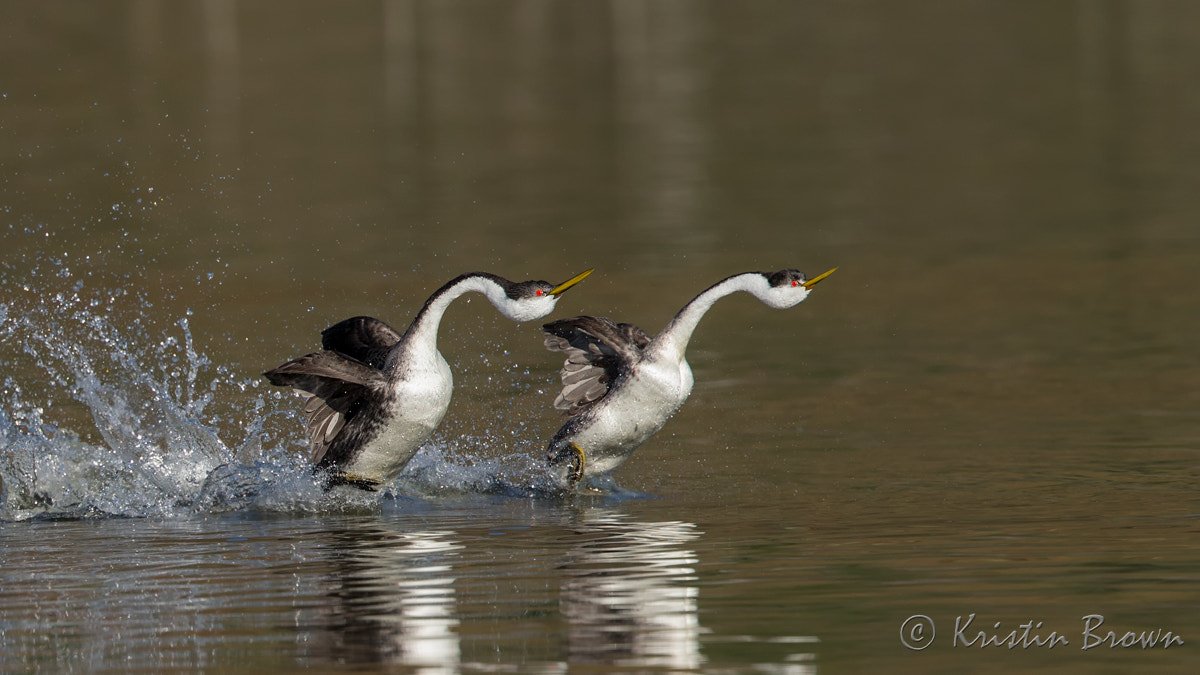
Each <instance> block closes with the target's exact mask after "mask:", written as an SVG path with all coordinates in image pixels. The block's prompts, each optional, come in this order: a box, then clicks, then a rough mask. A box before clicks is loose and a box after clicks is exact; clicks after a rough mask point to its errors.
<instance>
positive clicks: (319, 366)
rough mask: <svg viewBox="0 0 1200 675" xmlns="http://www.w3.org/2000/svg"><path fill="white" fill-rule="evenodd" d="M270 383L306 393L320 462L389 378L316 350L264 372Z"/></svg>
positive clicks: (380, 393)
mask: <svg viewBox="0 0 1200 675" xmlns="http://www.w3.org/2000/svg"><path fill="white" fill-rule="evenodd" d="M263 375H265V376H266V378H267V379H268V380H270V381H271V384H274V385H277V386H281V387H292V388H293V389H296V390H297V391H299V392H300V395H301V396H303V397H304V399H305V401H304V413H305V414H306V415H308V423H307V425H306V429H307V431H308V435H309V438H310V439H311V448H312V461H313V462H314V463H316V462H320V461H321V458H322V457H324V456H325V452H326V451H327V450H329V446H330V445H331V444H332V443H333V441H334V439H335V438H337V435H338V432H340V431H341V430H342V427H343V426H345V424H346V422H347V421H348V420H351V419H353V418H354V416H355V415H356V414H358V411H359V410H360V409H361V408H362V406H363V405H364V404H366V403H369V402H371V401H373V400H377V399H379V398H381V397H382V396H383V395H384V393H385V391H386V388H387V378H385V377H384V375H383V373H381V372H379V370H378V369H376V368H372V367H371V366H368V365H365V364H362V363H359V362H358V361H355V360H353V359H349V358H346V357H345V356H342V355H341V354H337V353H335V352H331V351H322V352H313V353H312V354H309V355H307V356H302V357H300V358H298V359H293V360H291V361H288V362H287V363H285V364H283V365H281V366H279V367H278V368H275V369H273V370H268V371H267V372H265V373H263Z"/></svg>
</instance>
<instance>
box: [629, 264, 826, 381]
mask: <svg viewBox="0 0 1200 675" xmlns="http://www.w3.org/2000/svg"><path fill="white" fill-rule="evenodd" d="M739 291H742V292H745V293H749V294H750V295H753V296H754V297H756V298H758V299H759V300H761V301H762V302H763V304H765V305H767V306H768V307H771V308H774V309H786V308H788V307H791V306H793V305H795V304H797V303H799V302H801V301H802V300H804V299H805V298H806V297H808V293H809V289H808V287H807V286H805V284H804V275H803V274H800V273H799V272H796V271H795V270H781V271H779V272H775V273H773V274H770V275H767V274H764V273H762V272H745V273H743V274H735V275H733V276H731V277H728V278H726V279H722V280H721V281H718V282H717V283H715V284H713V285H712V286H709V287H708V288H707V289H706V290H705V291H704V292H703V293H701V294H700V295H697V296H696V297H695V298H694V299H693V300H692V301H691V302H689V303H688V304H686V305H684V307H683V309H681V310H679V313H678V314H676V315H675V318H674V319H672V320H671V323H669V324H667V327H666V328H664V329H663V331H662V332H661V333H659V334H658V336H656V337H655V338H654V340H653V342H652V343H651V345H650V347H649V348H648V351H651V352H654V353H656V354H658V355H661V356H666V355H668V354H669V355H671V356H674V357H676V358H678V359H680V360H682V359H683V356H684V352H686V351H687V346H688V342H689V341H690V340H691V339H692V333H693V332H694V331H695V330H696V326H697V325H699V323H700V319H702V318H703V317H704V315H705V313H707V312H708V310H709V309H711V308H712V306H713V305H714V304H716V302H717V300H720V299H721V298H723V297H725V296H727V295H731V294H733V293H737V292H739Z"/></svg>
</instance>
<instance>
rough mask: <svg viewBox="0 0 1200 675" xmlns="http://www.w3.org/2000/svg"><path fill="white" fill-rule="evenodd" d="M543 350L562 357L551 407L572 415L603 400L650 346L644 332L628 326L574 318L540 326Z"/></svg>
mask: <svg viewBox="0 0 1200 675" xmlns="http://www.w3.org/2000/svg"><path fill="white" fill-rule="evenodd" d="M542 331H543V332H545V333H546V341H545V345H546V349H549V350H550V351H554V352H562V353H563V354H566V356H567V360H566V361H565V362H564V363H563V367H562V371H561V372H560V374H561V375H562V383H563V389H562V391H561V392H560V393H559V394H558V396H557V397H556V398H555V399H554V407H555V408H558V409H559V410H565V411H566V412H567V414H568V415H570V416H574V415H578V414H579V413H581V412H583V411H584V410H586V409H587V408H589V407H590V406H592V405H593V404H595V403H596V402H597V401H599V400H601V399H602V398H604V396H605V395H606V394H608V392H609V390H610V389H612V387H613V385H614V383H615V382H617V381H618V380H619V379H620V378H621V377H623V376H626V375H628V374H629V372H630V371H631V370H632V368H633V365H634V364H635V363H637V362H638V360H640V359H641V357H642V350H643V349H644V348H645V347H646V345H648V344H650V337H649V336H648V335H646V333H645V331H643V330H642V329H641V328H638V327H637V326H635V325H633V324H631V323H616V322H614V321H612V320H611V319H605V318H602V317H596V316H577V317H575V318H573V319H561V320H559V321H552V322H550V323H547V324H545V325H543V326H542Z"/></svg>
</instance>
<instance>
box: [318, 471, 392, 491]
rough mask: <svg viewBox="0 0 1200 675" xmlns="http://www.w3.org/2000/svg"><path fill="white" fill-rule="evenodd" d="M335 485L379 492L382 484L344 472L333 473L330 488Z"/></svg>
mask: <svg viewBox="0 0 1200 675" xmlns="http://www.w3.org/2000/svg"><path fill="white" fill-rule="evenodd" d="M335 485H349V486H350V487H356V488H358V489H360V490H366V491H367V492H378V491H379V485H380V482H379V481H377V480H375V479H374V478H367V477H365V476H359V475H356V474H352V473H346V472H344V471H333V472H331V473H330V474H329V487H333V486H335Z"/></svg>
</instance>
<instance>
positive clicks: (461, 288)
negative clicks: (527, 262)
mask: <svg viewBox="0 0 1200 675" xmlns="http://www.w3.org/2000/svg"><path fill="white" fill-rule="evenodd" d="M591 273H592V270H588V271H586V272H584V273H582V274H579V275H577V276H574V277H572V278H570V279H568V280H567V281H564V282H563V283H561V284H558V285H557V286H556V285H554V284H550V283H547V282H545V281H523V282H520V283H514V282H512V281H509V280H507V279H504V278H502V277H498V276H496V275H494V274H487V273H485V272H471V273H469V274H463V275H461V276H458V277H455V278H454V279H453V280H451V281H450V282H449V283H447V284H446V285H445V286H442V287H441V288H439V289H438V290H437V291H436V292H434V294H433V295H431V296H429V299H428V300H426V301H425V306H424V307H422V308H421V311H420V312H418V313H417V316H416V318H415V319H413V322H412V324H411V325H409V327H408V330H406V331H404V333H403V334H400V333H399V332H397V331H396V330H395V329H393V328H392V327H391V326H389V325H387V324H386V323H384V322H382V321H380V320H379V319H374V318H371V317H369V316H356V317H354V318H351V319H346V320H345V321H342V322H341V323H338V324H336V325H333V326H330V327H329V328H326V329H325V330H324V331H322V332H321V347H322V350H321V351H318V352H313V353H312V354H309V355H307V356H302V357H300V358H298V359H294V360H292V361H288V362H287V363H284V364H283V365H281V366H279V367H278V368H275V369H273V370H269V371H267V372H265V373H263V375H265V376H266V378H267V379H268V380H270V381H271V384H274V385H278V386H287V387H292V388H293V389H296V390H297V391H298V392H299V393H300V395H301V396H303V397H304V398H305V404H304V412H305V414H306V415H307V416H308V422H307V430H308V434H309V436H310V438H311V449H312V461H313V463H314V464H315V470H317V471H325V472H327V473H328V480H329V484H330V485H337V484H347V485H354V486H357V487H360V488H363V489H367V490H376V489H378V488H379V486H380V485H383V484H385V483H388V482H390V481H391V480H393V479H395V478H396V476H398V475H400V472H401V470H403V469H404V465H405V464H407V463H408V461H409V460H410V459H411V458H412V456H413V455H414V454H415V453H416V451H417V448H419V447H420V446H421V444H422V443H424V442H425V441H426V440H428V439H429V436H430V435H431V434H432V433H433V430H434V429H436V428H437V425H438V423H440V422H441V421H442V417H443V416H444V415H445V414H446V408H447V407H449V405H450V394H451V390H452V389H453V384H454V378H453V376H452V375H451V373H450V366H449V364H447V363H446V359H445V358H443V357H442V355H441V353H440V352H438V349H437V334H438V325H439V324H440V323H441V320H442V315H443V314H445V312H446V309H447V308H448V307H449V306H450V303H451V302H453V301H454V299H455V298H457V297H459V296H460V295H462V294H464V293H468V292H471V291H475V292H477V293H482V294H484V296H486V297H487V299H488V300H489V301H491V303H492V304H493V305H495V307H496V309H497V310H499V311H500V313H501V314H503V315H504V316H506V317H508V318H510V319H512V320H513V321H531V320H533V319H540V318H542V317H544V316H546V315H547V314H549V313H550V312H552V311H553V310H554V305H555V303H556V302H558V296H559V295H561V294H562V293H563V292H564V291H566V290H567V289H569V288H571V287H572V286H574V285H575V284H577V283H579V282H580V281H583V279H584V278H585V277H587V275H589V274H591Z"/></svg>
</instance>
